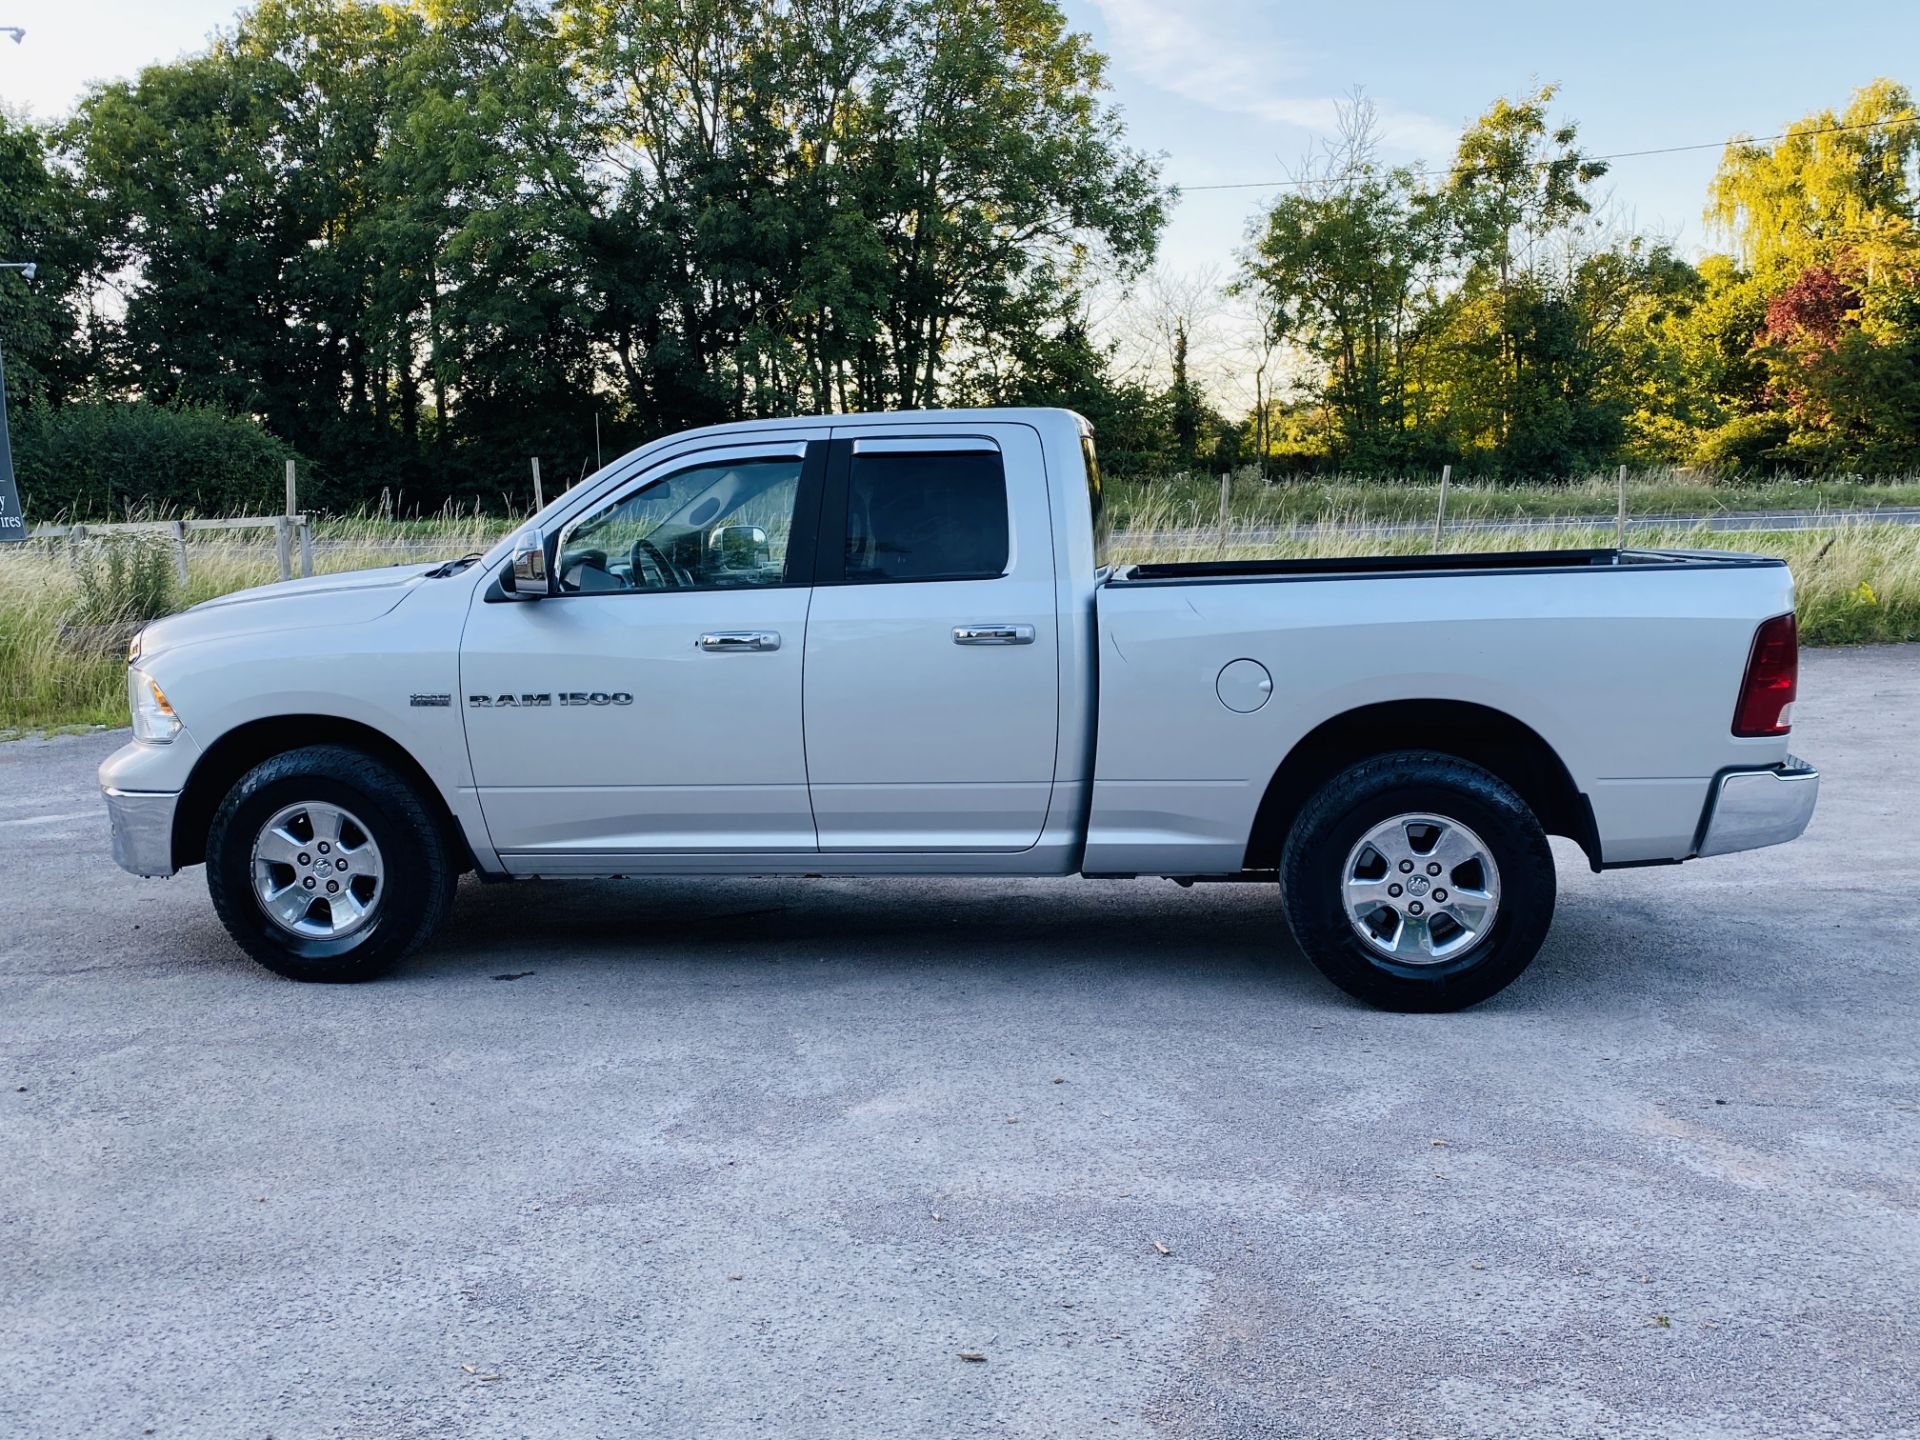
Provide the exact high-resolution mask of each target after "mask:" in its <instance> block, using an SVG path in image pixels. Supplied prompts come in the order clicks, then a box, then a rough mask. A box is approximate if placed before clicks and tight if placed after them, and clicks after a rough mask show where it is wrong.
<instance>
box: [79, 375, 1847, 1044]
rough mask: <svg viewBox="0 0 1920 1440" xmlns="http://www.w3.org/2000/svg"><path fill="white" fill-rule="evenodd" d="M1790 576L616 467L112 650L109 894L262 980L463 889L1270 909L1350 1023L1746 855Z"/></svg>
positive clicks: (1082, 468)
mask: <svg viewBox="0 0 1920 1440" xmlns="http://www.w3.org/2000/svg"><path fill="white" fill-rule="evenodd" d="M1796 672H1797V648H1796V637H1795V632H1794V619H1793V580H1792V577H1791V575H1790V574H1789V573H1788V571H1787V568H1786V567H1785V565H1783V564H1781V563H1780V562H1778V561H1775V560H1770V559H1764V558H1758V557H1754V556H1748V555H1735V554H1722V553H1683V552H1672V551H1646V550H1579V551H1546V552H1538V553H1525V554H1494V555H1432V556H1416V557H1395V558H1387V559H1354V560H1346V559H1339V560H1301V561H1284V560H1272V561H1252V562H1239V561H1220V562H1213V563H1199V564H1146V565H1130V566H1122V567H1119V568H1114V567H1112V566H1110V565H1109V563H1108V560H1107V556H1106V554H1105V538H1104V532H1103V528H1102V501H1101V482H1100V472H1099V468H1098V465H1097V463H1096V460H1095V455H1094V447H1093V437H1092V433H1091V431H1090V429H1089V427H1088V426H1087V424H1086V422H1085V421H1084V420H1082V419H1080V417H1078V416H1076V415H1074V414H1072V413H1070V412H1067V411H1063V410H983V411H949V412H925V413H907V414H894V415H872V416H832V417H818V418H812V419H798V420H773V421H756V422H752V423H743V424H735V425H725V426H719V427H716V428H712V429H706V430H699V431H694V432H692V433H688V434H683V435H677V436H674V437H671V438H668V439H663V440H659V441H656V442H654V443H653V444H650V445H647V446H644V447H642V448H641V449H639V450H636V451H634V452H633V453H632V454H630V455H627V456H625V457H623V458H621V459H619V460H617V461H615V462H614V463H613V464H611V465H609V466H607V467H605V468H604V469H603V470H601V471H600V472H599V473H597V474H596V475H594V476H592V477H591V478H589V479H588V480H587V481H585V482H583V483H582V484H580V485H578V486H576V487H574V488H573V489H571V490H569V491H568V492H567V493H566V494H564V495H562V496H561V497H560V498H559V499H557V500H555V501H554V502H553V503H552V504H550V505H548V506H547V507H546V508H545V509H544V510H542V511H541V512H540V513H539V514H538V515H536V516H534V517H533V519H532V521H531V522H530V523H529V524H528V525H526V526H525V527H524V528H523V529H521V530H520V531H519V532H518V533H517V534H515V535H514V536H512V537H511V538H509V539H507V540H505V541H502V542H501V543H500V544H499V545H498V546H496V547H495V548H494V549H493V550H492V551H490V552H488V553H487V554H485V555H480V556H468V557H465V558H463V559H460V560H454V561H449V562H446V563H442V564H435V565H409V566H398V567H394V568H389V569H381V570H373V571H365V572H360V573H353V574H343V575H328V576H321V577H316V578H313V579H308V580H296V581H292V582H288V583H282V584H277V585H267V586H264V587H261V588H259V589H256V590H249V591H244V592H241V593H239V594H235V595H229V596H226V597H223V598H221V599H218V600H214V601H210V602H208V603H206V604H203V605H198V606H195V607H194V608H192V609H190V610H187V611H185V612H184V613H181V614H178V615H174V616H171V617H169V618H167V619H163V620H160V621H157V622H155V623H154V624H152V625H149V626H148V627H147V628H146V629H145V630H144V631H143V632H142V633H141V634H140V635H139V636H138V637H137V638H136V640H135V642H134V645H133V647H132V654H131V659H130V664H129V668H128V672H127V685H128V691H129V698H130V702H131V708H132V713H133V727H134V738H133V740H132V742H131V743H130V744H128V745H127V746H125V747H124V748H123V749H121V750H120V751H118V752H117V753H116V754H114V755H113V756H112V757H111V758H110V759H108V760H107V762H106V763H105V764H104V765H103V766H102V767H101V771H100V781H101V785H102V788H103V789H104V790H105V792H106V797H107V805H108V809H109V811H110V812H111V817H112V824H113V842H114V852H115V855H116V857H117V859H118V860H119V862H120V864H121V865H122V866H124V867H125V868H126V869H128V870H131V871H133V872H134V873H135V874H139V875H150V876H159V875H170V874H172V873H173V872H174V871H176V870H178V869H180V868H181V867H184V866H189V865H195V864H202V863H204V864H205V866H206V869H207V882H208V888H209V891H210V893H211V897H212V901H213V905H214V908H215V910H216V911H217V912H218V914H219V916H220V918H221V920H222V921H223V922H224V924H225V925H226V927H227V928H228V930H229V931H230V932H231V934H232V935H233V938H234V940H235V941H236V942H237V943H238V944H239V945H240V947H241V948H242V949H244V950H245V951H246V952H247V953H248V954H250V955H252V956H253V957H254V958H255V959H257V960H259V961H260V962H261V963H262V964H264V965H266V966H268V967H269V968H270V969H273V970H276V971H278V972H279V973H281V974H283V975H289V976H293V977H296V978H299V979H306V980H326V981H341V980H359V979H365V978H369V977H372V976H374V975H377V974H380V973H382V972H383V971H385V970H387V969H389V968H391V967H392V966H393V965H394V964H395V963H396V962H397V961H399V960H400V959H401V957H403V956H404V955H406V954H407V953H408V952H409V951H411V950H412V949H414V948H415V947H416V946H418V945H419V944H421V943H422V941H424V940H425V939H426V938H427V936H428V935H429V934H430V933H431V932H432V931H433V929H434V927H435V925H436V924H437V923H438V922H439V921H440V919H441V918H442V916H443V915H445V913H446V911H447V908H448V906H449V905H450V904H451V903H452V900H453V896H454V888H455V881H456V879H457V878H458V877H459V876H460V875H461V874H462V873H463V872H467V871H477V872H478V873H479V874H480V875H481V876H482V877H483V878H498V879H505V878H511V877H518V876H536V875H538V876H589V875H598V876H605V875H625V876H635V875H648V874H655V875H664V874H688V873H702V874H755V875H770V874H795V873H809V874H811V873H821V872H827V873H837V874H844V875H889V874H892V875H898V874H915V875H924V874H942V875H961V876H982V877H984V876H1047V875H1060V876H1064V875H1070V874H1073V873H1076V872H1077V873H1079V874H1082V875H1088V876H1170V877H1174V878H1176V879H1181V880H1223V879H1232V880H1254V881H1267V882H1275V881H1277V884H1276V886H1275V888H1276V891H1277V894H1278V899H1279V904H1280V906H1281V908H1282V909H1283V910H1284V912H1285V915H1286V918H1287V921H1288V924H1289V926H1290V928H1291V930H1292V932H1293V935H1294V937H1295V938H1296V940H1297V941H1298V942H1299V945H1300V947H1301V949H1302V950H1304V951H1305V953H1306V954H1307V955H1308V957H1310V958H1311V959H1312V961H1313V962H1314V963H1315V964H1316V965H1317V966H1318V967H1319V968H1320V969H1321V970H1322V971H1323V972H1324V973H1325V974H1326V975H1327V976H1328V978H1329V979H1331V980H1332V981H1333V982H1334V983H1335V984H1337V985H1339V986H1341V987H1342V988H1344V989H1346V990H1347V991H1349V992H1350V993H1352V994H1354V995H1356V996H1359V997H1361V998H1364V999H1366V1000H1369V1001H1371V1002H1373V1003H1376V1004H1379V1005H1383V1006H1388V1007H1392V1008H1397V1009H1420V1010H1438V1009H1452V1008H1457V1007H1460V1006H1463V1005H1469V1004H1472V1003H1474V1002H1475V1001H1478V1000H1481V999H1483V998H1485V997H1486V996H1488V995H1491V994H1493V993H1494V992H1495V991H1497V990H1499V989H1500V988H1501V987H1502V986H1504V985H1506V984H1507V983H1508V982H1509V981H1511V980H1512V979H1513V978H1514V977H1515V976H1516V975H1518V974H1519V973H1520V972H1521V970H1523V969H1524V968H1525V967H1526V965H1527V964H1528V963H1529V961H1531V960H1532V958H1533V956H1534V953H1535V952H1536V951H1537V950H1538V949H1539V947H1540V945H1541V942H1542V940H1543V938H1544V937H1545V935H1546V933H1547V926H1548V923H1549V920H1550V918H1551V916H1552V912H1553V905H1554V891H1555V881H1554V860H1553V855H1552V853H1551V851H1550V849H1549V847H1548V842H1547V837H1548V836H1549V835H1561V836H1566V837H1568V838H1570V839H1571V840H1572V841H1574V842H1575V843H1576V844H1577V845H1578V846H1579V847H1580V849H1581V850H1582V851H1584V852H1585V855H1586V858H1587V860H1588V861H1589V862H1590V864H1591V865H1592V866H1593V867H1594V868H1595V869H1609V868H1614V867H1621V866H1630V865H1650V864H1663V863H1670V862H1676V861H1681V860H1687V859H1690V858H1692V857H1694V856H1704V855H1717V854H1721V853H1723V852H1726V851H1731V850H1742V849H1749V848H1753V847H1756V846H1761V845H1772V844H1777V843H1779V842H1781V841H1785V840H1790V839H1792V838H1793V837H1794V836H1796V835H1798V834H1799V833H1800V832H1801V831H1802V830H1803V829H1804V828H1805V827H1806V825H1807V822H1808V819H1809V818H1810V816H1811V815H1812V812H1813V806H1814V800H1815V796H1816V794H1817V791H1818V786H1819V777H1818V775H1817V774H1816V773H1815V772H1814V770H1813V769H1811V768H1810V767H1809V766H1807V765H1805V764H1803V763H1801V762H1800V761H1798V760H1796V759H1794V758H1793V757H1791V756H1790V755H1789V754H1788V751H1787V735H1788V727H1789V709H1790V706H1791V704H1792V702H1793V698H1794V693H1795V686H1796V683H1797V673H1796Z"/></svg>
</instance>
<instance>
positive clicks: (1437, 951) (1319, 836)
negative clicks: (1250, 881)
mask: <svg viewBox="0 0 1920 1440" xmlns="http://www.w3.org/2000/svg"><path fill="white" fill-rule="evenodd" d="M1280 880H1281V885H1282V887H1283V902H1284V904H1285V907H1286V913H1287V923H1288V925H1289V926H1290V927H1291V928H1292V930H1293V934H1294V938H1295V939H1296V940H1297V941H1298V942H1299V944H1300V948H1301V949H1302V950H1303V951H1305V952H1306V955H1307V958H1308V959H1310V960H1311V961H1313V963H1314V965H1315V966H1316V967H1318V969H1319V970H1320V972H1321V973H1322V974H1323V975H1325V976H1326V977H1327V978H1328V979H1329V980H1331V981H1333V983H1334V984H1336V985H1338V986H1339V987H1340V988H1341V989H1342V990H1345V991H1346V992H1347V993H1348V994H1349V995H1353V996H1355V997H1357V998H1359V999H1361V1000H1365V1001H1367V1002H1368V1003H1370V1004H1373V1005H1378V1006H1380V1007H1382V1008H1383V1009H1388V1010H1404V1011H1433V1010H1459V1009H1463V1008H1465V1007H1466V1006H1468V1005H1475V1004H1478V1003H1479V1002H1480V1001H1482V1000H1484V999H1486V998H1487V997H1488V996H1489V995H1493V994H1496V993H1497V992H1498V991H1500V990H1502V989H1504V988H1505V987H1506V986H1507V985H1509V984H1510V983H1512V981H1513V980H1514V979H1515V978H1516V977H1517V976H1518V975H1519V974H1520V972H1521V971H1523V970H1525V969H1526V968H1527V966H1528V964H1529V963H1531V962H1532V960H1533V957H1534V955H1535V953H1536V952H1538V950H1539V949H1540V944H1541V942H1542V941H1543V940H1544V939H1545V938H1546V934H1547V927H1548V925H1549V924H1550V923H1551V922H1552V919H1553V902H1554V870H1553V852H1552V850H1551V849H1550V848H1549V847H1548V845H1547V836H1546V832H1545V831H1544V830H1542V829H1541V827H1540V822H1539V821H1538V820H1537V819H1536V818H1535V817H1534V815H1533V812H1532V811H1531V810H1529V809H1528V808H1527V806H1526V803H1525V802H1524V801H1522V800H1521V799H1520V797H1519V796H1518V795H1516V794H1515V793H1514V792H1513V790H1512V789H1511V788H1510V787H1508V786H1507V785H1506V784H1505V783H1504V782H1502V781H1501V780H1500V779H1499V778H1498V777H1496V776H1494V775H1493V774H1491V773H1489V772H1488V771H1486V770H1483V769H1481V768H1480V767H1479V766H1477V765H1471V764H1469V763H1467V762H1466V761H1464V760H1459V759H1455V758H1454V757H1452V756H1449V755H1432V754H1426V753H1420V752H1403V753H1397V754H1390V755H1379V756H1375V757H1374V758H1373V759H1370V760H1364V761H1362V762H1360V763H1359V764H1357V765H1354V766H1352V767H1350V768H1349V769H1347V770H1345V771H1342V772H1341V773H1340V774H1339V775H1336V776H1335V777H1334V778H1333V779H1332V780H1329V781H1328V782H1327V783H1326V784H1325V785H1324V786H1323V787H1321V789H1320V791H1319V792H1318V793H1317V794H1316V795H1315V796H1314V797H1313V799H1311V800H1310V801H1308V802H1307V805H1306V807H1305V808H1304V809H1302V811H1301V812H1300V815H1299V817H1298V818H1297V819H1296V820H1295V822H1294V825H1293V830H1292V832H1291V833H1290V834H1289V835H1288V837H1287V844H1286V849H1285V851H1284V853H1283V855H1282V857H1281V863H1280Z"/></svg>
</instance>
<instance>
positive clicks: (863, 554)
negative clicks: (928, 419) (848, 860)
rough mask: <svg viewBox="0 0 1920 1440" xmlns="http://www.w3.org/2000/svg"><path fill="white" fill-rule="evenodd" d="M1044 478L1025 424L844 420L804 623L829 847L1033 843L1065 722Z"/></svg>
mask: <svg viewBox="0 0 1920 1440" xmlns="http://www.w3.org/2000/svg"><path fill="white" fill-rule="evenodd" d="M1045 474H1046V472H1045V469H1044V466H1043V461H1042V459H1041V450H1040V438H1039V436H1038V434H1037V433H1036V432H1035V431H1033V430H1032V429H1031V428H1029V427H1027V426H1024V425H996V424H981V425H974V426H967V427H964V428H962V429H959V430H956V431H954V432H953V433H943V432H941V431H930V432H929V433H927V434H924V435H913V434H911V433H907V432H903V431H902V430H901V429H900V428H899V427H897V426H886V427H883V426H873V427H864V428H863V427H860V426H851V427H842V426H836V427H835V428H834V432H833V452H832V457H831V459H830V460H829V462H828V467H827V475H826V486H825V495H824V498H823V500H822V504H821V513H820V547H819V560H818V562H817V564H816V566H815V589H814V598H813V608H812V611H811V613H810V615H809V617H808V622H807V684H806V702H805V706H806V734H807V769H808V774H809V776H810V778H811V781H812V790H813V813H814V822H815V824H816V826H817V827H818V829H819V832H820V847H821V849H822V850H839V851H859V850H919V851H965V850H1025V849H1028V848H1030V847H1031V846H1032V845H1033V844H1034V843H1035V842H1036V841H1037V840H1038V839H1039V838H1040V832H1041V830H1042V828H1043V827H1044V826H1045V824H1046V818H1047V807H1048V804H1049V802H1050V800H1051V798H1052V794H1053V771H1054V754H1055V748H1056V741H1057V732H1058V728H1059V718H1060V680H1059V642H1058V623H1057V616H1056V614H1055V609H1056V600H1055V593H1054V563H1053V533H1052V525H1051V521H1050V517H1049V514H1048V510H1047V491H1046V483H1045ZM1009 476H1012V477H1015V479H1016V480H1017V482H1018V483H1016V484H1013V485H1010V484H1009Z"/></svg>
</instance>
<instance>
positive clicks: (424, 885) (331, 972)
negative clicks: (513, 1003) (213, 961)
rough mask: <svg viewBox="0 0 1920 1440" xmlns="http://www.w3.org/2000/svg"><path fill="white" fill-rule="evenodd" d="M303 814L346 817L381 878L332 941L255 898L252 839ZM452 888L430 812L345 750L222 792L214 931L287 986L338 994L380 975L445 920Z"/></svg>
mask: <svg viewBox="0 0 1920 1440" xmlns="http://www.w3.org/2000/svg"><path fill="white" fill-rule="evenodd" d="M304 805H324V806H337V807H339V808H341V809H343V810H345V811H347V812H349V814H350V815H351V817H352V818H353V819H354V820H355V821H356V822H357V825H358V826H359V827H364V831H365V833H366V834H367V835H369V836H371V838H372V841H373V843H374V845H375V846H377V848H378V852H379V857H380V872H381V873H380V881H379V888H378V889H377V890H375V891H373V892H371V893H372V897H373V898H372V904H371V913H370V914H369V916H368V918H367V919H366V920H365V921H364V922H363V923H362V924H361V926H360V928H358V929H356V930H354V931H352V933H350V934H345V935H341V936H339V937H338V938H309V937H303V936H300V935H297V934H295V933H293V932H292V931H291V930H289V929H286V928H283V927H282V926H281V925H280V924H279V923H277V922H276V921H274V920H273V919H272V918H270V917H269V916H268V914H267V911H266V907H265V904H264V903H263V902H262V900H261V899H259V898H258V897H257V896H256V894H255V890H254V845H255V839H256V837H257V836H259V835H260V833H261V830H262V829H263V827H265V826H266V824H267V823H268V821H270V820H272V819H273V818H274V817H275V816H276V815H277V814H279V813H280V812H281V811H282V810H284V809H286V808H287V807H289V806H304ZM295 823H296V825H297V824H298V823H299V822H298V821H296V822H295ZM342 868H343V869H344V868H345V867H344V866H343V867H342ZM289 873H291V872H289ZM458 879H459V869H458V867H457V866H456V865H455V863H454V860H453V849H452V846H451V844H450V842H449V838H448V835H447V833H446V830H445V828H444V826H443V825H442V824H441V822H440V819H439V817H438V815H437V814H436V812H435V811H434V810H433V809H432V808H431V806H430V802H429V801H428V800H427V799H426V798H425V797H423V796H422V795H420V794H419V792H418V791H417V790H416V789H415V788H414V786H412V785H411V784H409V783H408V782H407V781H406V780H404V779H402V778H401V777H400V776H399V775H397V774H395V773H394V771H393V770H392V769H391V768H390V767H389V766H387V765H386V764H384V763H382V762H381V761H379V760H377V759H375V758H374V757H373V756H371V755H369V754H367V753H366V752H365V751H362V750H355V749H352V748H350V747H348V746H344V745H312V746H308V747H306V748H304V749H300V750H289V751H288V752H287V753H285V754H284V755H276V756H274V757H273V758H272V759H269V760H263V761H262V762H261V763H260V764H258V765H256V766H254V767H253V769H251V770H249V771H248V772H247V773H246V774H245V775H242V776H241V777H240V779H239V780H238V781H236V782H235V784H234V787H233V788H232V789H231V790H229V791H228V792H227V797H226V799H225V800H223V801H222V802H221V803H220V808H219V809H218V810H217V811H216V812H215V813H214V817H213V824H212V825H211V827H209V829H208V832H207V893H208V894H209V895H210V896H212V898H213V908H214V911H215V913H217V914H218V915H219V917H220V923H221V924H223V925H225V926H226V927H227V933H228V934H229V935H231V936H233V939H234V943H235V944H237V945H239V947H240V948H241V949H242V950H244V951H246V952H247V954H249V955H251V956H252V957H253V958H254V959H255V960H258V961H259V962H260V963H261V964H262V965H264V966H266V967H267V968H268V969H269V970H272V971H274V972H275V973H276V974H280V975H285V976H287V977H288V978H289V979H292V980H308V981H315V982H318V983H322V984H330V985H337V984H346V983H351V982H354V981H359V980H372V979H374V978H376V977H377V976H380V975H384V974H386V973H387V972H388V971H390V970H391V969H393V967H394V966H395V965H397V964H399V963H400V961H401V960H402V959H404V958H405V957H406V956H407V955H408V954H410V953H411V952H412V951H413V950H414V949H415V948H416V947H418V946H419V945H421V944H422V943H424V942H425V941H426V939H427V937H428V936H430V935H431V934H432V933H433V931H434V930H435V928H437V927H438V926H439V924H440V922H441V920H442V919H444V918H445V917H446V913H447V909H448V907H449V906H450V905H451V904H452V903H453V891H454V885H455V883H456V882H457V880H458ZM300 883H302V884H304V883H305V882H304V881H301V882H300ZM321 913H323V914H325V913H330V912H321Z"/></svg>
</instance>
